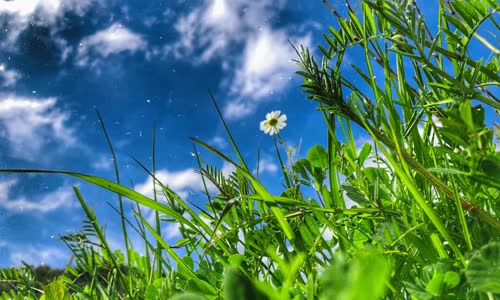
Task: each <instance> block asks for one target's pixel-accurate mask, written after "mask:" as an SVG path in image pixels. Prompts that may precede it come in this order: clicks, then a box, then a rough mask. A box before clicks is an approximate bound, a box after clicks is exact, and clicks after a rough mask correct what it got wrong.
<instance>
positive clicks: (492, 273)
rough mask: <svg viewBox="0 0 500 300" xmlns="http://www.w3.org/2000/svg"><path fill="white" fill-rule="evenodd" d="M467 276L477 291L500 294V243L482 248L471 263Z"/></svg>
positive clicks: (466, 271) (493, 243)
mask: <svg viewBox="0 0 500 300" xmlns="http://www.w3.org/2000/svg"><path fill="white" fill-rule="evenodd" d="M465 276H466V277H467V281H468V282H469V284H470V285H471V286H472V287H473V288H475V289H476V290H478V291H482V292H489V293H495V294H500V242H491V243H489V244H486V245H485V246H483V247H481V249H480V250H479V252H478V253H476V255H474V256H473V257H472V258H471V260H470V261H469V263H468V265H467V268H466V269H465Z"/></svg>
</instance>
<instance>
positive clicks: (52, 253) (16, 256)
mask: <svg viewBox="0 0 500 300" xmlns="http://www.w3.org/2000/svg"><path fill="white" fill-rule="evenodd" d="M6 248H7V249H8V250H9V252H10V255H9V258H10V261H11V262H12V263H13V264H15V265H17V266H21V261H24V262H26V263H28V264H30V265H34V266H39V265H49V266H52V267H54V266H60V267H62V266H61V262H67V261H69V258H70V255H71V253H70V252H69V250H66V251H64V250H62V249H60V248H55V247H47V245H42V244H38V245H32V244H30V245H8V246H6Z"/></svg>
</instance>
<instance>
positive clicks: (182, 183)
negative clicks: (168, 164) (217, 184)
mask: <svg viewBox="0 0 500 300" xmlns="http://www.w3.org/2000/svg"><path fill="white" fill-rule="evenodd" d="M155 176H156V178H157V179H158V180H159V181H160V182H161V183H162V184H164V185H165V186H167V187H169V188H170V189H172V190H173V191H174V192H175V193H177V195H179V197H181V198H182V199H187V198H188V197H189V195H190V194H193V193H194V192H196V191H202V190H203V182H202V180H201V176H200V174H198V173H196V172H195V170H194V169H185V170H180V171H168V170H166V169H163V170H159V171H157V172H156V174H155ZM207 187H208V188H209V190H210V191H213V190H214V187H210V186H207ZM156 188H157V190H160V188H159V186H158V184H157V185H156ZM135 190H136V191H137V192H139V193H141V194H143V195H146V196H149V197H152V196H153V178H152V177H151V176H149V177H148V178H147V179H146V181H145V182H143V183H141V184H138V185H136V187H135Z"/></svg>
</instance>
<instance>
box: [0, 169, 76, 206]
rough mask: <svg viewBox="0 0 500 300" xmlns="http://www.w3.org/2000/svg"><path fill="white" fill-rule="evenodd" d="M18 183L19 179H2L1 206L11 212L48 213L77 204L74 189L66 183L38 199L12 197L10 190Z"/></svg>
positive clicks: (0, 190)
mask: <svg viewBox="0 0 500 300" xmlns="http://www.w3.org/2000/svg"><path fill="white" fill-rule="evenodd" d="M17 183H18V180H17V179H12V178H11V179H7V180H3V181H0V207H2V208H4V209H5V210H7V211H9V212H10V213H42V214H43V213H48V212H51V211H55V210H58V209H61V208H68V207H74V206H76V202H75V200H74V199H75V195H74V193H73V189H72V188H71V186H69V185H64V186H62V187H60V188H58V189H57V190H55V191H52V192H49V193H47V194H45V195H43V196H42V197H36V199H27V198H26V197H25V196H18V197H16V198H11V197H10V196H9V195H10V194H12V193H10V191H11V190H12V188H13V187H14V186H15V185H16V184H17Z"/></svg>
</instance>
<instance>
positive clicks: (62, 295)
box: [41, 280, 71, 300]
mask: <svg viewBox="0 0 500 300" xmlns="http://www.w3.org/2000/svg"><path fill="white" fill-rule="evenodd" d="M43 292H44V294H43V296H42V297H41V299H43V300H56V299H57V300H70V299H71V295H70V293H69V292H68V290H67V289H66V286H65V285H64V283H63V282H62V281H60V280H56V281H54V282H52V283H50V284H48V285H46V286H45V288H44V289H43Z"/></svg>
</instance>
